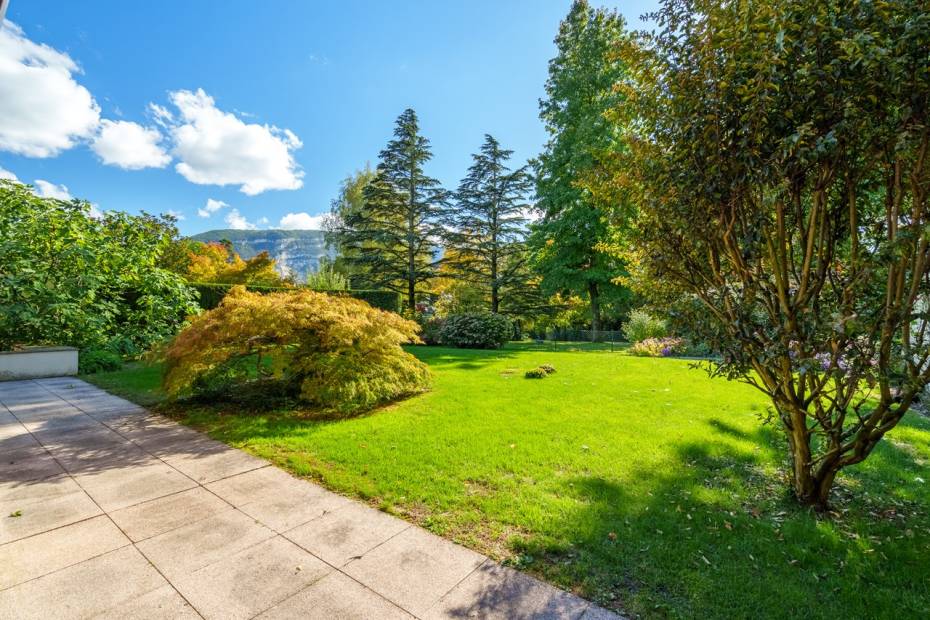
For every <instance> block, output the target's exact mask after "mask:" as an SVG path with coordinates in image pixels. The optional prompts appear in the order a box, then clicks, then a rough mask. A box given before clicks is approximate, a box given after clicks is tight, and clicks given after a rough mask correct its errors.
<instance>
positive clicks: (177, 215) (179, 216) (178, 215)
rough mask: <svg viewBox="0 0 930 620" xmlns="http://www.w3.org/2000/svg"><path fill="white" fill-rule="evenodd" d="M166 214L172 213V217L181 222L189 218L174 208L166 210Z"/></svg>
mask: <svg viewBox="0 0 930 620" xmlns="http://www.w3.org/2000/svg"><path fill="white" fill-rule="evenodd" d="M165 215H170V216H171V217H173V218H174V219H176V220H177V221H179V222H180V221H181V220H186V219H187V218H186V217H185V216H184V214H183V213H181V212H180V211H175V210H174V209H168V210H167V211H165Z"/></svg>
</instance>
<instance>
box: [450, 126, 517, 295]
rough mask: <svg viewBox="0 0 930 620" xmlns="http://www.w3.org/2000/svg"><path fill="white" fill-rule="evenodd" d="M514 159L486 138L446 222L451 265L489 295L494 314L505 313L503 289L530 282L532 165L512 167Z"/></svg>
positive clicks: (475, 156)
mask: <svg viewBox="0 0 930 620" xmlns="http://www.w3.org/2000/svg"><path fill="white" fill-rule="evenodd" d="M512 155H513V151H510V150H507V149H502V148H501V145H500V143H499V142H498V141H497V140H495V139H494V138H493V137H492V136H490V135H486V136H485V137H484V144H483V145H482V146H481V151H480V152H479V153H476V154H474V155H472V159H473V163H472V165H471V166H470V167H469V168H468V173H467V174H466V176H465V178H464V179H462V182H461V183H460V184H459V188H458V191H457V192H456V194H455V199H456V202H455V208H454V209H451V210H450V211H449V216H448V218H447V222H448V225H449V228H450V232H449V233H448V235H447V242H446V243H447V248H448V249H449V250H450V251H449V252H448V254H449V256H451V257H452V258H451V259H450V260H451V266H452V267H453V269H454V271H455V272H456V273H458V274H460V275H461V276H462V277H463V278H464V279H466V280H469V281H471V282H474V283H475V284H477V285H478V286H480V287H481V288H484V289H486V290H487V291H488V294H489V296H490V307H491V312H497V311H498V310H499V309H500V305H501V295H502V292H503V291H504V290H507V289H508V288H512V287H514V286H519V285H521V284H523V283H525V282H526V279H525V276H526V273H525V271H526V270H525V268H524V267H525V252H524V248H523V241H524V238H525V236H526V225H527V219H526V212H527V209H528V205H527V202H526V196H527V194H528V193H529V192H530V189H531V186H532V181H531V178H530V175H529V173H528V167H527V166H523V167H520V168H518V169H516V170H511V169H510V168H509V167H508V165H507V164H508V162H509V160H510V157H511V156H512Z"/></svg>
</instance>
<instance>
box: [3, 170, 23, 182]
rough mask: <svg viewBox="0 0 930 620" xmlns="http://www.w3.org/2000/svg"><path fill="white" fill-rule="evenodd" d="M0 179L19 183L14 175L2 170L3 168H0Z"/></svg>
mask: <svg viewBox="0 0 930 620" xmlns="http://www.w3.org/2000/svg"><path fill="white" fill-rule="evenodd" d="M0 179H8V180H10V181H16V182H19V179H17V178H16V175H15V174H13V173H12V172H10V171H9V170H4V169H3V168H0Z"/></svg>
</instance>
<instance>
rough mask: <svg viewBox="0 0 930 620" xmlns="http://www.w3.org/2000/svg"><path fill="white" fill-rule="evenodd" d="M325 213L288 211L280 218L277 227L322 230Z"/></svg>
mask: <svg viewBox="0 0 930 620" xmlns="http://www.w3.org/2000/svg"><path fill="white" fill-rule="evenodd" d="M324 217H326V216H325V215H310V214H309V213H306V212H300V213H288V214H287V215H285V216H284V217H282V218H281V222H280V223H279V224H278V227H279V228H283V229H284V230H322V229H323V218H324Z"/></svg>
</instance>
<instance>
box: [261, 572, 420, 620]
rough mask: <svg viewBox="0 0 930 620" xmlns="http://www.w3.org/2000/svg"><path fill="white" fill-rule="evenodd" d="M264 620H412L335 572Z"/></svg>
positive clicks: (377, 596) (283, 603) (351, 580)
mask: <svg viewBox="0 0 930 620" xmlns="http://www.w3.org/2000/svg"><path fill="white" fill-rule="evenodd" d="M258 618H260V619H261V620H293V619H294V618H306V619H308V620H330V619H331V618H339V619H340V620H372V619H375V618H377V619H378V620H412V619H413V618H414V616H411V615H410V614H408V613H407V612H406V611H404V610H403V609H401V608H400V607H398V606H396V605H394V604H393V603H391V602H390V601H388V600H387V599H385V598H383V597H382V596H379V595H378V594H376V593H375V592H373V591H371V590H369V589H368V588H366V587H365V586H363V585H361V584H359V583H358V582H357V581H355V580H354V579H351V578H349V577H347V576H346V575H344V574H342V573H340V572H336V571H333V572H332V573H330V574H329V575H327V576H326V577H323V578H322V579H320V580H319V581H317V582H316V583H314V584H313V585H311V586H310V587H308V588H305V589H304V590H301V591H300V592H299V593H297V594H295V595H294V596H292V597H291V598H289V599H287V600H285V601H283V602H281V603H280V604H278V605H276V606H274V607H272V608H271V609H269V610H268V611H266V612H265V613H263V614H261V615H260V616H258Z"/></svg>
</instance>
